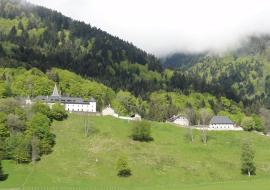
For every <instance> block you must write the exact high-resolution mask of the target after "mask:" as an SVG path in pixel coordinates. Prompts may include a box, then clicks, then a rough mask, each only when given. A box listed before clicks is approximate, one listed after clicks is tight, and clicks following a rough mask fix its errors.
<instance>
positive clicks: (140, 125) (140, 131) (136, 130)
mask: <svg viewBox="0 0 270 190" xmlns="http://www.w3.org/2000/svg"><path fill="white" fill-rule="evenodd" d="M131 137H132V138H133V140H139V141H147V140H152V137H151V126H150V123H149V122H148V121H146V120H142V121H139V120H135V121H133V122H132V128H131Z"/></svg>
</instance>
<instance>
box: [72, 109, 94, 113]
mask: <svg viewBox="0 0 270 190" xmlns="http://www.w3.org/2000/svg"><path fill="white" fill-rule="evenodd" d="M68 111H69V108H68ZM72 111H75V110H74V109H72ZM78 111H80V109H78ZM81 111H84V110H81ZM87 111H88V110H87ZM92 112H93V110H92Z"/></svg>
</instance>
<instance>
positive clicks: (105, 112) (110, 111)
mask: <svg viewBox="0 0 270 190" xmlns="http://www.w3.org/2000/svg"><path fill="white" fill-rule="evenodd" d="M101 115H102V116H105V115H112V116H114V117H117V118H118V117H119V114H118V113H117V111H115V110H114V109H113V108H112V107H111V105H110V104H109V105H108V106H107V107H105V108H104V109H103V110H101Z"/></svg>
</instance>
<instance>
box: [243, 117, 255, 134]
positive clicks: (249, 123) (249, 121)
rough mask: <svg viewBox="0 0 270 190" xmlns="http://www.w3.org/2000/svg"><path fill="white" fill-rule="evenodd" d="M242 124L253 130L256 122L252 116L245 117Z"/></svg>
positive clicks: (248, 129)
mask: <svg viewBox="0 0 270 190" xmlns="http://www.w3.org/2000/svg"><path fill="white" fill-rule="evenodd" d="M241 125H242V127H243V128H244V130H245V131H251V130H253V129H254V127H255V122H254V120H253V118H252V117H245V118H244V119H243V120H242V122H241Z"/></svg>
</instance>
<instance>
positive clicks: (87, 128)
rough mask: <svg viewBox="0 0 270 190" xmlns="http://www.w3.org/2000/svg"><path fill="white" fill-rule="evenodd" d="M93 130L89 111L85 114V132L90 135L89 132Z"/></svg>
mask: <svg viewBox="0 0 270 190" xmlns="http://www.w3.org/2000/svg"><path fill="white" fill-rule="evenodd" d="M90 131H91V116H89V112H88V111H87V112H86V113H85V114H84V132H85V137H87V136H88V134H89V132H90Z"/></svg>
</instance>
